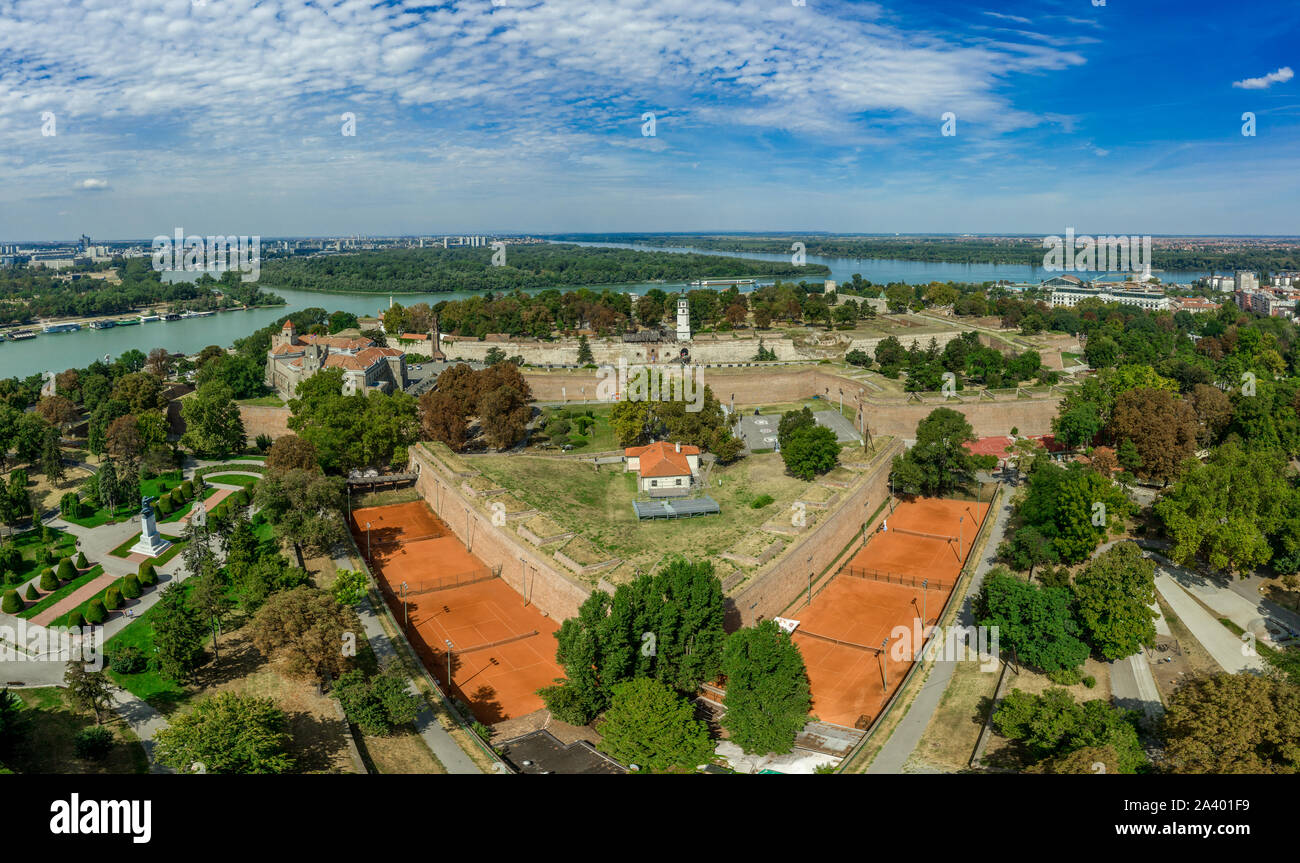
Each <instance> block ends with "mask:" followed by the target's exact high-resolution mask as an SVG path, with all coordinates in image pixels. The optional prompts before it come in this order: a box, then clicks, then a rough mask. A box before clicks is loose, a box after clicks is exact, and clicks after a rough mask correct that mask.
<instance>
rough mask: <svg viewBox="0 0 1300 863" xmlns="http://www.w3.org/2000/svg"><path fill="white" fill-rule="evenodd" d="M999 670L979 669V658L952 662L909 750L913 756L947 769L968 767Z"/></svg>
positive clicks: (920, 761)
mask: <svg viewBox="0 0 1300 863" xmlns="http://www.w3.org/2000/svg"><path fill="white" fill-rule="evenodd" d="M1000 671H1001V668H999V669H998V670H997V671H994V672H991V673H988V672H983V671H980V663H979V661H978V660H966V661H964V662H958V663H956V664H955V667H954V668H953V673H952V678H951V679H950V680H949V681H948V688H947V689H945V690H944V693H943V698H942V699H941V700H940V702H939V707H938V709H936V710H935V712H934V715H933V716H932V717H931V718H930V724H929V725H927V726H926V728H925V733H924V734H923V735H922V737H921V742H920V743H918V744H917V746H916V750H915V751H914V752H913V753H912V759H913V760H915V761H917V762H919V763H920V764H922V765H925V766H928V767H932V768H935V769H937V770H942V771H945V772H950V773H956V772H959V771H962V770H966V769H968V767H969V764H970V757H971V754H972V753H974V751H975V744H976V742H978V740H979V736H980V731H981V730H983V728H984V721H985V719H986V718H987V717H988V713H989V709H990V708H991V707H992V703H993V692H994V690H995V689H997V685H998V674H999V672H1000Z"/></svg>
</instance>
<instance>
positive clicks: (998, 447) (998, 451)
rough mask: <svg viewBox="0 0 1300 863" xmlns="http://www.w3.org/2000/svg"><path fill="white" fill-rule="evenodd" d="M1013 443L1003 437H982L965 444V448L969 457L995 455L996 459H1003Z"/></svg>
mask: <svg viewBox="0 0 1300 863" xmlns="http://www.w3.org/2000/svg"><path fill="white" fill-rule="evenodd" d="M1012 443H1013V441H1012V440H1011V438H1009V437H1006V436H1005V435H996V436H994V437H982V438H980V439H979V440H977V441H974V442H967V443H966V444H965V447H966V449H967V451H968V452H970V454H971V455H995V456H997V457H998V458H1003V457H1005V456H1006V455H1007V454H1008V452H1009V451H1010V449H1011V444H1012Z"/></svg>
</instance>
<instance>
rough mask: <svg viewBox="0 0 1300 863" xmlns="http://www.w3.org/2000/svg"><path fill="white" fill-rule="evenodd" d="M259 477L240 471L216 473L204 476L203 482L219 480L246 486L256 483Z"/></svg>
mask: <svg viewBox="0 0 1300 863" xmlns="http://www.w3.org/2000/svg"><path fill="white" fill-rule="evenodd" d="M258 479H259V477H255V476H248V475H247V474H242V473H218V474H213V475H211V476H205V477H204V478H203V481H204V482H219V483H222V484H223V485H238V486H243V487H244V488H247V487H248V486H250V485H257V481H258Z"/></svg>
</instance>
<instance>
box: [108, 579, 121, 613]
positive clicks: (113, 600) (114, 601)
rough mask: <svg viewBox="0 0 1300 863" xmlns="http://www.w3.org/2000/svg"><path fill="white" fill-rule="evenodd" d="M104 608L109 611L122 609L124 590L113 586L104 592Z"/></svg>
mask: <svg viewBox="0 0 1300 863" xmlns="http://www.w3.org/2000/svg"><path fill="white" fill-rule="evenodd" d="M104 607H105V608H107V609H108V610H109V611H117V610H118V609H119V608H121V607H122V589H121V588H120V587H118V586H117V585H113V586H112V587H110V588H109V589H108V590H106V591H104Z"/></svg>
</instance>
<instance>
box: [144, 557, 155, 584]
mask: <svg viewBox="0 0 1300 863" xmlns="http://www.w3.org/2000/svg"><path fill="white" fill-rule="evenodd" d="M140 583H141V584H143V585H144V586H145V587H153V586H154V585H155V584H157V583H158V573H157V572H156V571H155V570H154V568H153V561H152V560H146V561H145V562H144V563H142V564H140Z"/></svg>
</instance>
